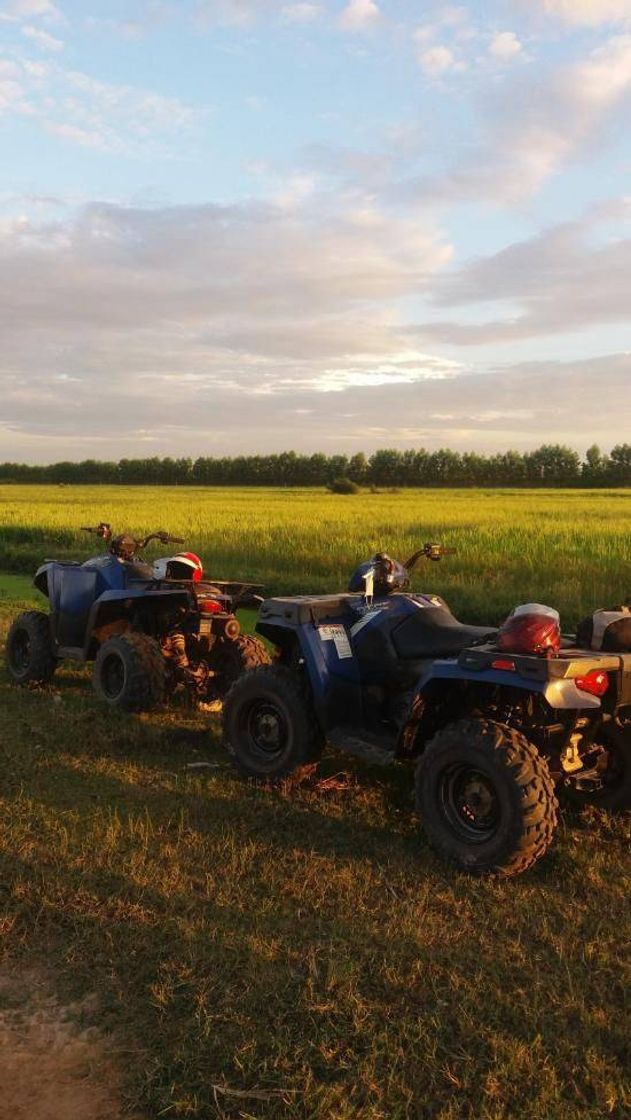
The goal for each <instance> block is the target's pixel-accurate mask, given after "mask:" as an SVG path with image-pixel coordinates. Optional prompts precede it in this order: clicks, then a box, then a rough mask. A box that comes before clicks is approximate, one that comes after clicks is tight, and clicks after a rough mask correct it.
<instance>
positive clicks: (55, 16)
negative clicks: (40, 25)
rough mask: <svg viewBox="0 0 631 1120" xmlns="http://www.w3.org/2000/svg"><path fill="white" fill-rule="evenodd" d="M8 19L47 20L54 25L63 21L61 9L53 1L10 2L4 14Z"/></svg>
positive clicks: (27, 0)
mask: <svg viewBox="0 0 631 1120" xmlns="http://www.w3.org/2000/svg"><path fill="white" fill-rule="evenodd" d="M3 14H4V15H5V17H6V18H7V19H10V20H21V19H40V18H41V19H45V20H49V21H51V22H53V23H56V22H59V21H60V20H62V19H63V16H62V14H61V11H60V10H59V8H58V7H57V6H56V5H55V4H53V3H51V0H9V2H8V3H7V4H6V5H5V12H4V13H3Z"/></svg>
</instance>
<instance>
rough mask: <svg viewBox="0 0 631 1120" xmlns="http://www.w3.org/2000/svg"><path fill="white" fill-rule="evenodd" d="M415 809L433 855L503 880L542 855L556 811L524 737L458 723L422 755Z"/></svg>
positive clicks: (549, 784)
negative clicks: (500, 877)
mask: <svg viewBox="0 0 631 1120" xmlns="http://www.w3.org/2000/svg"><path fill="white" fill-rule="evenodd" d="M416 808H417V811H418V813H419V815H420V817H421V820H422V823H423V826H424V828H425V832H426V833H427V837H428V839H429V841H430V843H431V845H432V847H433V848H435V849H436V850H437V852H438V853H439V855H441V856H443V857H444V858H445V859H447V860H448V861H449V862H451V863H455V864H456V865H457V866H458V867H461V868H462V869H463V870H465V871H469V872H473V873H477V874H494V875H498V876H502V877H504V878H508V877H509V876H512V875H519V874H520V873H521V872H522V871H525V870H526V868H528V867H530V866H531V864H533V863H535V861H536V860H538V859H539V858H540V857H541V856H542V855H543V854H544V853H545V852H546V851H547V849H548V847H549V846H550V843H551V841H552V837H553V835H554V830H555V827H556V824H557V808H558V806H557V800H556V797H555V794H554V784H553V781H552V778H551V777H550V772H549V770H548V766H547V763H546V762H545V760H544V759H543V758H542V757H541V755H540V754H539V753H538V751H537V749H536V747H534V746H533V745H532V743H530V742H529V741H528V740H527V739H526V738H525V736H524V735H522V734H520V733H519V732H518V731H514V730H513V729H512V728H509V727H506V726H505V725H504V724H501V723H495V722H493V721H492V720H485V719H462V720H458V721H457V722H456V723H452V724H448V726H447V727H444V728H443V729H442V731H439V732H438V734H437V735H435V736H434V738H433V739H432V741H431V742H430V743H429V745H428V746H427V748H426V750H425V752H424V753H423V754H422V755H421V758H420V760H419V762H418V766H417V771H416Z"/></svg>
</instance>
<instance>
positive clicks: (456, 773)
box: [438, 763, 501, 844]
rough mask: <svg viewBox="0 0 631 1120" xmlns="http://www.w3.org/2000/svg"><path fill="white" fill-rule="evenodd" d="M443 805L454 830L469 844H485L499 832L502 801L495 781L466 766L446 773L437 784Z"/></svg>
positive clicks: (458, 766)
mask: <svg viewBox="0 0 631 1120" xmlns="http://www.w3.org/2000/svg"><path fill="white" fill-rule="evenodd" d="M438 796H439V800H440V805H441V808H442V811H443V814H444V816H445V819H446V820H447V821H448V823H449V825H450V827H451V829H452V831H453V832H454V833H455V834H456V836H458V838H459V839H461V840H464V841H465V842H466V843H469V844H471V843H473V844H484V843H485V842H486V841H487V840H490V839H492V837H493V836H494V835H495V833H496V832H497V829H498V827H499V823H500V818H501V809H500V800H499V797H498V793H497V788H496V786H495V783H494V782H493V781H492V779H491V778H490V777H489V776H488V774H485V773H484V772H483V771H482V770H478V769H476V767H474V766H471V765H469V764H467V763H455V764H454V765H453V766H449V767H447V768H446V769H445V770H443V772H442V774H441V775H440V777H439V781H438Z"/></svg>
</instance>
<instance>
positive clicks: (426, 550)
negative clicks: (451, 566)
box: [403, 544, 454, 572]
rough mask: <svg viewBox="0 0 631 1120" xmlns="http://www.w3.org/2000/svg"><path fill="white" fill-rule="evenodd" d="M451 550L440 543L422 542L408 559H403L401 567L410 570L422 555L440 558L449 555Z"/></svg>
mask: <svg viewBox="0 0 631 1120" xmlns="http://www.w3.org/2000/svg"><path fill="white" fill-rule="evenodd" d="M453 551H454V549H453V548H445V547H444V545H442V544H424V545H423V547H422V548H419V549H418V550H417V551H416V552H414V553H413V554H412V556H410V559H409V560H405V561H404V563H403V567H404V568H405V569H406V570H407V571H408V572H411V571H412V568H413V567H414V565H415V564H416V562H417V560H420V559H421V556H424V557H425V558H426V559H427V560H442V558H443V556H450V555H451V554H452V553H453Z"/></svg>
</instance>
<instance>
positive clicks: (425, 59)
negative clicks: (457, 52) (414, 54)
mask: <svg viewBox="0 0 631 1120" xmlns="http://www.w3.org/2000/svg"><path fill="white" fill-rule="evenodd" d="M418 60H419V63H420V65H421V68H422V69H423V70H424V71H425V73H426V74H427V75H428V77H430V78H438V77H440V75H441V74H444V73H446V71H447V70H453V69H454V68H455V67H456V66H457V65H458V63H457V61H456V59H455V57H454V54H453V52H452V51H451V50H450V49H449V47H443V46H436V47H427V48H426V49H425V50H421V51H420V52H419V55H418Z"/></svg>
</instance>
